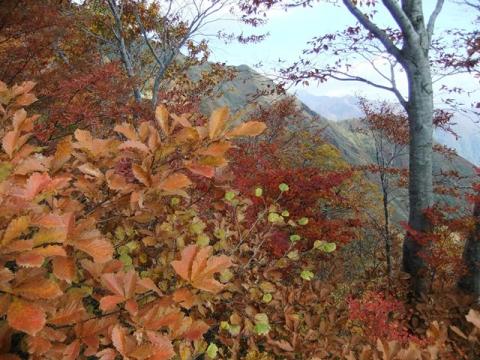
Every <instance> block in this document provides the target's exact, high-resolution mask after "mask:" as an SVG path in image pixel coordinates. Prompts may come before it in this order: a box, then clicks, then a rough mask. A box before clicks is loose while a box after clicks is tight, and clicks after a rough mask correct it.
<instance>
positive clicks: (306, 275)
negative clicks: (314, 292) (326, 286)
mask: <svg viewBox="0 0 480 360" xmlns="http://www.w3.org/2000/svg"><path fill="white" fill-rule="evenodd" d="M314 276H315V275H314V273H312V272H311V271H310V270H303V271H302V272H301V273H300V277H301V278H302V279H303V280H306V281H310V280H312V279H313V277H314Z"/></svg>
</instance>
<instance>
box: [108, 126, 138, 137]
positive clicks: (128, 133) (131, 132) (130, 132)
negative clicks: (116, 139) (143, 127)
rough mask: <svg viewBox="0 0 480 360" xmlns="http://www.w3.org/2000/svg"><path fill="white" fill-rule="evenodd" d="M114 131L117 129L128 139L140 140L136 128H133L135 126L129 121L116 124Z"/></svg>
mask: <svg viewBox="0 0 480 360" xmlns="http://www.w3.org/2000/svg"><path fill="white" fill-rule="evenodd" d="M113 131H116V132H118V133H120V134H122V135H123V136H125V137H126V138H127V139H128V140H132V141H138V135H137V132H136V131H135V129H134V128H133V126H132V125H130V124H128V123H123V124H121V125H116V126H115V127H114V128H113Z"/></svg>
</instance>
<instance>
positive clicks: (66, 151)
mask: <svg viewBox="0 0 480 360" xmlns="http://www.w3.org/2000/svg"><path fill="white" fill-rule="evenodd" d="M72 150H73V146H72V137H71V136H67V137H65V138H63V139H62V140H61V141H60V142H59V143H58V144H57V149H56V151H55V154H54V155H53V160H52V164H51V166H52V171H53V172H56V171H58V170H60V169H61V168H62V166H63V165H65V163H66V162H67V161H68V160H69V159H70V157H71V156H72Z"/></svg>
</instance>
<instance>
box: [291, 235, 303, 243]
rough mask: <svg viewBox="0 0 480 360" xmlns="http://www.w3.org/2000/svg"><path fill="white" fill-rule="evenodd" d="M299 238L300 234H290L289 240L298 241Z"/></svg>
mask: <svg viewBox="0 0 480 360" xmlns="http://www.w3.org/2000/svg"><path fill="white" fill-rule="evenodd" d="M300 239H301V237H300V235H297V234H293V235H290V241H291V242H296V241H299V240H300Z"/></svg>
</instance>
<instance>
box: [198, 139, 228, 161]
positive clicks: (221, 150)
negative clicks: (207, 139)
mask: <svg viewBox="0 0 480 360" xmlns="http://www.w3.org/2000/svg"><path fill="white" fill-rule="evenodd" d="M231 146H232V145H231V144H230V143H229V142H228V141H220V142H216V143H213V144H211V145H209V146H208V147H207V148H205V149H200V150H199V151H198V153H199V154H200V155H206V156H215V157H218V156H223V155H225V153H226V152H227V151H228V150H230V148H231Z"/></svg>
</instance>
